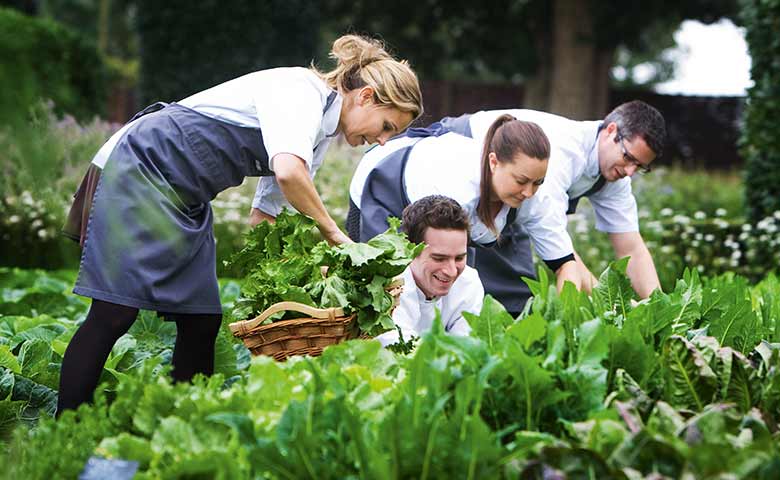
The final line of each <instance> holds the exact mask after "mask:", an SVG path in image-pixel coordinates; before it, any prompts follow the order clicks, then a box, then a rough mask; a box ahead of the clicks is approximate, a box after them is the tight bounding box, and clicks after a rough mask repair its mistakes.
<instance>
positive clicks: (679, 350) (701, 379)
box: [662, 335, 718, 411]
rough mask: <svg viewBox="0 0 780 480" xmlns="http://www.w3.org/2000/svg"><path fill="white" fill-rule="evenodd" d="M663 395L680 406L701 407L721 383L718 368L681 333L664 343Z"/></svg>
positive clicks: (673, 403)
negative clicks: (712, 365)
mask: <svg viewBox="0 0 780 480" xmlns="http://www.w3.org/2000/svg"><path fill="white" fill-rule="evenodd" d="M662 370H663V373H664V379H665V386H664V398H665V399H666V400H667V401H668V402H669V403H670V404H672V405H673V406H675V407H678V408H690V409H694V410H695V411H701V410H702V409H703V408H704V406H705V405H707V404H708V403H710V402H711V401H712V399H713V397H714V395H715V392H716V390H717V386H718V378H717V376H716V375H715V372H714V371H713V370H712V368H711V367H710V366H709V364H708V363H707V362H706V360H705V359H704V357H703V356H702V354H701V352H700V351H699V350H698V349H697V348H696V347H695V346H694V345H693V344H691V342H689V341H688V340H686V339H685V338H683V337H680V336H678V335H673V336H672V337H670V338H669V339H668V340H667V341H666V342H665V343H664V346H663V363H662Z"/></svg>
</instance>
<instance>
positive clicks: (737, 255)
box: [731, 250, 742, 260]
mask: <svg viewBox="0 0 780 480" xmlns="http://www.w3.org/2000/svg"><path fill="white" fill-rule="evenodd" d="M740 258H742V252H741V251H739V250H734V251H733V252H732V253H731V259H732V260H739V259H740Z"/></svg>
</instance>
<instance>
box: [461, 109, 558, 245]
mask: <svg viewBox="0 0 780 480" xmlns="http://www.w3.org/2000/svg"><path fill="white" fill-rule="evenodd" d="M491 152H493V153H495V154H496V159H497V160H498V162H499V163H507V162H514V161H515V157H516V156H517V154H519V153H523V154H525V155H527V156H529V157H531V158H537V159H539V160H546V159H548V158H550V140H548V139H547V135H545V133H544V131H543V130H542V128H541V127H540V126H539V125H537V124H535V123H533V122H526V121H523V120H517V119H516V118H515V117H513V116H511V115H508V114H504V115H501V116H500V117H498V118H497V119H496V120H495V121H494V122H493V124H492V125H490V128H489V129H488V131H487V134H486V135H485V144H484V147H483V149H482V173H481V175H480V179H479V203H478V204H477V217H478V218H479V220H480V221H481V222H482V223H484V224H485V226H486V227H488V229H490V231H491V232H493V234H495V235H496V237H498V235H499V232H498V231H497V230H496V222H495V218H494V217H493V216H492V215H491V214H490V196H491V193H492V192H493V182H492V179H493V172H491V171H490V158H489V157H490V153H491Z"/></svg>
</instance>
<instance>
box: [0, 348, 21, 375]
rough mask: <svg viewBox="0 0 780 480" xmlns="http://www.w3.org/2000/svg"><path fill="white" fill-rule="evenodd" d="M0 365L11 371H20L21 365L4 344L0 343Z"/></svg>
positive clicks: (19, 372) (18, 372)
mask: <svg viewBox="0 0 780 480" xmlns="http://www.w3.org/2000/svg"><path fill="white" fill-rule="evenodd" d="M0 367H5V368H7V369H8V370H10V371H12V372H13V373H17V374H21V373H22V366H21V365H20V364H19V361H18V360H17V359H16V356H15V355H14V354H13V353H11V350H10V349H9V348H8V346H6V345H0Z"/></svg>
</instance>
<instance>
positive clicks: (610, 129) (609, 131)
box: [604, 122, 618, 141]
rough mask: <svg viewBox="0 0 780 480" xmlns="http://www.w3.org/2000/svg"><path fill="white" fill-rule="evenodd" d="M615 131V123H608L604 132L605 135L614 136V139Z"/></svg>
mask: <svg viewBox="0 0 780 480" xmlns="http://www.w3.org/2000/svg"><path fill="white" fill-rule="evenodd" d="M617 129H618V126H617V123H615V122H609V123H608V124H607V127H606V128H605V129H604V130H606V132H607V135H615V138H617ZM615 141H617V140H615Z"/></svg>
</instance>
